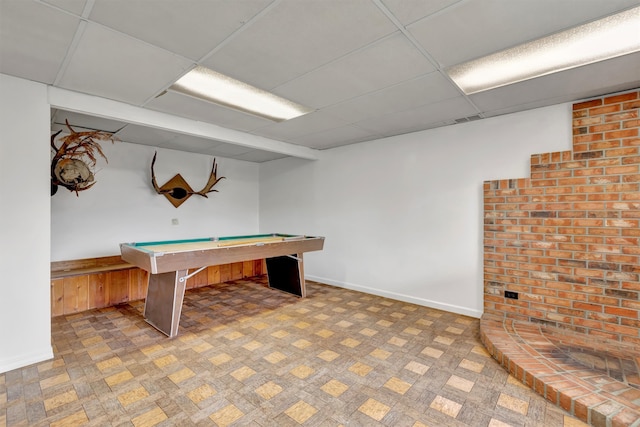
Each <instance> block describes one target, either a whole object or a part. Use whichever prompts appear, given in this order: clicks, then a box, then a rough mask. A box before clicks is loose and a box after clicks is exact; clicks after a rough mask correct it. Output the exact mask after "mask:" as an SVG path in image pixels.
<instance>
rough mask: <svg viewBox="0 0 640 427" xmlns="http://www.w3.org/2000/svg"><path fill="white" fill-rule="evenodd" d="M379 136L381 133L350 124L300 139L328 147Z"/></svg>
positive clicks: (313, 144) (308, 143) (315, 145)
mask: <svg viewBox="0 0 640 427" xmlns="http://www.w3.org/2000/svg"><path fill="white" fill-rule="evenodd" d="M378 137H380V135H378V134H376V133H374V132H371V131H368V130H365V129H361V128H359V127H357V126H350V125H348V126H342V127H336V128H332V129H329V130H325V131H322V132H316V133H312V134H310V135H304V136H302V137H300V138H299V140H300V141H301V142H302V143H303V144H304V145H306V146H308V147H312V148H316V149H327V148H333V147H337V146H340V145H346V144H354V143H356V142H362V141H368V140H372V139H376V138H378Z"/></svg>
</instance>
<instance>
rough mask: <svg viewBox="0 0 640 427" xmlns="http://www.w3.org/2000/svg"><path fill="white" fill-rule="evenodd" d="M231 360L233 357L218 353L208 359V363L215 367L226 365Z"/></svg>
mask: <svg viewBox="0 0 640 427" xmlns="http://www.w3.org/2000/svg"><path fill="white" fill-rule="evenodd" d="M231 360H233V357H231V356H229V355H228V354H227V353H220V354H217V355H215V356H213V357H210V358H209V362H211V363H213V364H214V365H216V366H220V365H222V364H223V363H227V362H229V361H231Z"/></svg>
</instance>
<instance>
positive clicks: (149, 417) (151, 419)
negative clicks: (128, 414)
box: [131, 406, 168, 427]
mask: <svg viewBox="0 0 640 427" xmlns="http://www.w3.org/2000/svg"><path fill="white" fill-rule="evenodd" d="M167 418H168V417H167V414H165V413H164V411H163V410H162V409H160V408H159V407H157V406H156V407H155V408H154V409H152V410H150V411H148V412H145V413H144V414H142V415H139V416H137V417H135V418H133V419H132V420H131V423H132V424H133V425H134V427H152V426H155V425H157V424H160V423H161V422H163V421H164V420H166V419H167Z"/></svg>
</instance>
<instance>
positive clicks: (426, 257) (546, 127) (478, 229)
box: [260, 104, 571, 317]
mask: <svg viewBox="0 0 640 427" xmlns="http://www.w3.org/2000/svg"><path fill="white" fill-rule="evenodd" d="M569 149H571V106H570V105H569V104H564V105H557V106H552V107H547V108H542V109H537V110H532V111H527V112H523V113H518V114H511V115H506V116H501V117H496V118H490V119H484V120H480V121H475V122H470V123H466V124H463V125H457V126H451V127H445V128H439V129H433V130H429V131H424V132H418V133H413V134H407V135H402V136H397V137H392V138H386V139H382V140H376V141H370V142H366V143H360V144H354V145H350V146H346V147H341V148H336V149H332V150H327V151H324V152H323V155H322V157H321V159H320V160H318V161H316V162H311V161H305V160H299V159H294V158H287V159H282V160H276V161H273V162H268V163H264V164H262V165H261V168H260V231H261V232H272V231H273V232H284V233H303V234H310V235H320V236H325V237H326V241H325V248H324V250H323V251H322V252H315V253H309V254H307V255H305V273H306V275H307V277H308V278H310V279H313V280H317V281H320V282H324V283H328V284H332V285H337V286H342V287H346V288H351V289H356V290H361V291H364V292H369V293H373V294H378V295H384V296H388V297H391V298H395V299H399V300H404V301H409V302H414V303H417V304H420V305H425V306H429V307H434V308H440V309H445V310H449V311H453V312H456V313H460V314H466V315H470V316H474V317H479V316H481V315H482V310H483V300H482V289H483V278H482V275H483V271H482V270H483V268H482V209H483V208H482V203H483V201H482V184H483V181H485V180H492V179H508V178H521V177H527V176H529V160H530V155H531V154H536V153H546V152H554V151H564V150H569Z"/></svg>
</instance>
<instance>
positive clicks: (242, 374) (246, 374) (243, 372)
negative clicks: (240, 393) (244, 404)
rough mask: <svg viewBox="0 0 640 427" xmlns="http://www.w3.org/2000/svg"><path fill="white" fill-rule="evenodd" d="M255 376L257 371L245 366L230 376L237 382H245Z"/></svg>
mask: <svg viewBox="0 0 640 427" xmlns="http://www.w3.org/2000/svg"><path fill="white" fill-rule="evenodd" d="M255 374H256V371H254V370H253V369H251V368H250V367H248V366H243V367H241V368H238V369H236V370H235V371H233V372H232V373H231V374H230V375H231V376H232V377H233V378H235V379H236V380H238V381H240V382H243V381H244V380H246V379H247V378H250V377H252V376H254V375H255Z"/></svg>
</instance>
